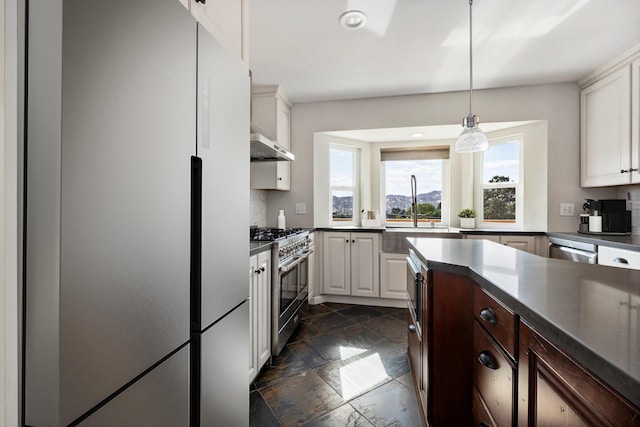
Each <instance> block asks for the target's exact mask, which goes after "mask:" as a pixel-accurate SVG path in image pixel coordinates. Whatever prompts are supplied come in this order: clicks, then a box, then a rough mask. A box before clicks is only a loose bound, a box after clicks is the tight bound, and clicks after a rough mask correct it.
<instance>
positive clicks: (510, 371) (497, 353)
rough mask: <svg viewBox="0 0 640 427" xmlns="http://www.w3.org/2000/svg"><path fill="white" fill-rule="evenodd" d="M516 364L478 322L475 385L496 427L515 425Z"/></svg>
mask: <svg viewBox="0 0 640 427" xmlns="http://www.w3.org/2000/svg"><path fill="white" fill-rule="evenodd" d="M515 379H516V369H515V365H514V363H513V362H512V361H511V360H509V358H508V357H507V356H506V355H505V354H504V353H503V352H502V351H501V350H500V349H499V347H498V345H497V344H496V343H495V342H494V341H493V340H492V339H491V338H490V337H489V336H488V335H487V332H486V331H485V330H484V329H483V328H482V327H481V326H480V324H479V323H478V321H474V322H473V383H474V384H475V387H476V388H477V389H478V391H479V392H480V396H482V399H483V401H484V402H486V405H487V409H488V412H489V414H490V415H491V416H492V417H493V419H494V420H495V425H496V426H500V427H502V426H511V425H512V422H513V417H514V409H513V408H514V404H513V396H514V391H515V385H516V381H515Z"/></svg>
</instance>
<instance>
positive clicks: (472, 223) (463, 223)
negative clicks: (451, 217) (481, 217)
mask: <svg viewBox="0 0 640 427" xmlns="http://www.w3.org/2000/svg"><path fill="white" fill-rule="evenodd" d="M458 216H459V217H460V228H475V227H476V211H474V210H473V209H463V210H461V211H460V213H459V214H458Z"/></svg>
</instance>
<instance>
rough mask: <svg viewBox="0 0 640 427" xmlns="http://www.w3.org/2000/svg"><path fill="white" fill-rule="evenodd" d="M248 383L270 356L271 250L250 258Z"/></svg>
mask: <svg viewBox="0 0 640 427" xmlns="http://www.w3.org/2000/svg"><path fill="white" fill-rule="evenodd" d="M249 313H250V314H249V327H250V333H249V337H250V338H249V349H250V350H249V354H250V360H249V382H251V381H253V380H254V379H255V378H256V376H257V375H258V373H259V372H260V369H261V368H262V367H263V366H264V364H265V363H266V362H267V361H268V360H269V357H271V252H269V251H265V252H261V253H259V254H257V255H253V256H252V257H251V258H249Z"/></svg>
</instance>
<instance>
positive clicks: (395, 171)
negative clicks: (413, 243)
mask: <svg viewBox="0 0 640 427" xmlns="http://www.w3.org/2000/svg"><path fill="white" fill-rule="evenodd" d="M380 158H381V160H382V170H383V176H384V188H383V191H382V192H383V193H384V194H383V196H384V200H385V219H386V225H387V226H393V225H398V226H407V225H413V207H412V190H411V176H412V175H413V176H415V177H416V192H417V194H416V196H417V202H418V206H417V215H418V223H419V225H420V223H423V224H424V223H430V222H435V223H439V222H441V221H442V208H443V193H444V191H443V177H444V174H445V170H446V162H447V161H448V160H446V159H448V158H449V147H448V146H447V147H417V148H404V149H382V150H381V152H380Z"/></svg>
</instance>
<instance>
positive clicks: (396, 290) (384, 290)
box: [380, 253, 407, 300]
mask: <svg viewBox="0 0 640 427" xmlns="http://www.w3.org/2000/svg"><path fill="white" fill-rule="evenodd" d="M406 270H407V256H406V254H386V253H382V254H380V298H392V299H401V300H404V299H406V298H407V279H406V276H407V274H406Z"/></svg>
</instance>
